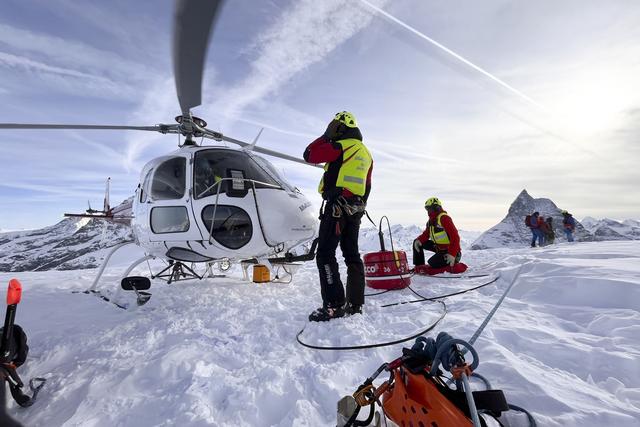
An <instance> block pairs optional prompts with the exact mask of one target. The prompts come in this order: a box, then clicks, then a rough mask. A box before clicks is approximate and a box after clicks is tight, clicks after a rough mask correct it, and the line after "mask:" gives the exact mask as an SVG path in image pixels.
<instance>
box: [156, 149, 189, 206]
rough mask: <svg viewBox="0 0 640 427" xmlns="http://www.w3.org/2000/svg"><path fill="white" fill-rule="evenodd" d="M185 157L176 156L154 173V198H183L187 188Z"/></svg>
mask: <svg viewBox="0 0 640 427" xmlns="http://www.w3.org/2000/svg"><path fill="white" fill-rule="evenodd" d="M186 165H187V161H186V159H185V158H184V157H174V158H173V159H169V160H167V161H165V162H164V163H162V164H160V166H158V168H157V169H156V172H155V174H154V175H153V182H152V183H151V198H152V199H154V200H174V199H182V197H183V196H184V191H185V188H186V181H185V170H186Z"/></svg>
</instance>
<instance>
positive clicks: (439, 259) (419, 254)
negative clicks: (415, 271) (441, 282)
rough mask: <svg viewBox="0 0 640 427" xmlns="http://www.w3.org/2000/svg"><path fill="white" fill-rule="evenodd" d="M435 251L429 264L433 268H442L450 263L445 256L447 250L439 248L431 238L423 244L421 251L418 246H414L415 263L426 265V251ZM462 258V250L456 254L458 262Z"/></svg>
mask: <svg viewBox="0 0 640 427" xmlns="http://www.w3.org/2000/svg"><path fill="white" fill-rule="evenodd" d="M425 250H427V251H431V252H435V254H434V255H433V256H432V257H431V258H429V261H427V262H428V263H429V265H430V266H431V267H433V268H442V267H445V266H447V265H448V263H447V260H446V259H445V258H444V257H445V255H446V254H447V251H441V250H438V248H437V247H436V245H435V243H433V241H431V240H427V242H426V243H425V244H424V245H422V247H421V248H420V250H419V251H417V250H416V247H415V246H414V247H413V265H424V251H425ZM460 258H462V252H458V255H456V263H458V262H460Z"/></svg>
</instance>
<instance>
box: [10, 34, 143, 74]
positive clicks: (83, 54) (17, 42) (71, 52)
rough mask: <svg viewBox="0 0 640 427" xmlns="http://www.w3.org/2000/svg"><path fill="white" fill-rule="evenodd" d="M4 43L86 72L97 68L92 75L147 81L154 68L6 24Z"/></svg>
mask: <svg viewBox="0 0 640 427" xmlns="http://www.w3.org/2000/svg"><path fill="white" fill-rule="evenodd" d="M0 43H1V45H5V46H6V47H7V48H9V49H10V50H12V51H13V52H22V54H23V55H25V56H26V54H27V53H32V54H36V55H39V56H40V57H41V58H47V59H48V60H47V61H46V63H47V64H54V65H58V66H60V67H63V68H66V69H71V68H73V69H76V70H84V71H85V72H86V70H93V73H92V74H98V75H105V76H116V77H118V78H120V79H124V80H131V79H133V80H135V81H144V80H145V78H146V77H147V76H148V75H149V72H150V71H151V69H150V68H149V67H147V66H146V65H144V63H143V62H134V61H130V60H128V59H126V58H124V57H123V56H121V55H119V54H116V53H113V52H110V51H107V50H103V49H97V48H94V47H92V46H90V45H87V44H85V43H81V42H78V41H75V40H66V39H62V38H60V37H55V36H51V35H48V34H46V33H36V32H34V31H29V30H23V29H21V28H16V27H13V26H10V25H6V24H0ZM40 62H45V61H40Z"/></svg>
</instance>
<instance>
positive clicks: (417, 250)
mask: <svg viewBox="0 0 640 427" xmlns="http://www.w3.org/2000/svg"><path fill="white" fill-rule="evenodd" d="M424 208H425V209H426V210H427V213H428V215H429V222H428V223H427V228H426V230H425V231H424V232H423V233H422V234H421V235H420V236H418V238H417V239H415V240H414V241H413V265H415V266H416V268H415V271H416V273H423V274H425V273H426V274H437V273H442V272H445V271H450V272H458V273H462V272H463V271H465V270H466V266H465V265H464V264H462V263H460V258H461V257H462V252H461V251H460V236H459V235H458V230H457V228H456V226H455V225H454V224H453V220H451V217H450V216H449V214H447V212H446V211H445V210H443V209H442V203H441V202H440V200H439V199H438V198H437V197H431V198H429V199H428V200H427V201H426V202H425V203H424ZM425 249H426V250H428V251H431V252H435V254H434V255H433V256H431V258H429V260H428V263H429V266H428V267H427V266H425V261H424V250H425Z"/></svg>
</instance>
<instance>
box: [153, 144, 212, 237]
mask: <svg viewBox="0 0 640 427" xmlns="http://www.w3.org/2000/svg"><path fill="white" fill-rule="evenodd" d="M186 176H187V158H186V157H182V156H178V157H171V158H169V159H167V160H165V161H163V162H162V163H160V164H159V165H158V166H157V167H156V168H155V170H154V171H153V176H152V178H151V183H150V189H148V190H147V191H148V192H149V194H148V200H147V203H148V205H147V207H148V211H147V212H148V218H149V226H150V231H151V233H150V236H149V240H150V241H152V242H153V241H156V242H157V241H165V242H167V241H168V242H186V241H195V240H202V234H201V233H200V229H199V228H198V225H197V224H196V222H195V220H194V218H193V211H192V210H191V200H190V199H191V198H190V195H189V191H187V179H186Z"/></svg>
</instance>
